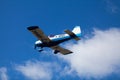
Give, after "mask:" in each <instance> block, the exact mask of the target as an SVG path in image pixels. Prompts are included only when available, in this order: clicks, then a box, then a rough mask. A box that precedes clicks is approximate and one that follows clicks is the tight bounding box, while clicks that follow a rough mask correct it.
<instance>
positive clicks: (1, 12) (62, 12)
mask: <svg viewBox="0 0 120 80" xmlns="http://www.w3.org/2000/svg"><path fill="white" fill-rule="evenodd" d="M31 25H38V26H40V28H41V29H42V30H43V31H44V32H45V34H46V35H49V34H59V33H63V31H64V29H70V30H72V29H73V28H74V27H75V26H78V25H79V26H81V30H82V34H83V35H82V38H85V37H86V36H87V37H91V36H93V33H94V35H97V36H98V37H101V36H99V35H101V33H100V34H99V33H98V32H99V30H101V32H102V31H103V33H105V34H106V35H108V33H109V32H112V31H113V32H114V33H116V34H119V28H120V1H119V0H99V1H97V0H59V1H56V0H29V1H27V0H26V1H25V0H0V26H1V27H0V28H1V31H0V36H1V39H0V44H1V46H0V75H1V76H0V77H1V79H2V77H3V76H4V77H3V80H21V79H23V80H29V79H30V80H34V79H38V80H42V79H48V80H50V79H51V80H56V79H57V80H75V79H76V80H86V79H88V76H86V73H85V74H84V76H82V75H81V73H82V72H79V70H78V69H77V68H76V67H74V68H73V65H72V62H69V61H68V60H72V59H73V58H72V57H71V59H68V58H69V56H67V57H68V58H67V59H66V58H65V60H63V59H64V58H61V57H59V56H61V55H60V54H57V55H54V54H53V53H52V50H50V49H45V50H46V51H45V52H43V53H39V52H37V51H36V50H34V49H33V46H34V42H35V41H36V40H37V38H35V37H34V36H33V35H32V34H31V33H30V32H29V31H28V30H27V29H26V28H27V27H28V26H31ZM111 28H115V30H112V31H111V30H109V29H111ZM94 29H98V30H94ZM106 30H108V33H107V32H104V31H106ZM113 32H112V33H113ZM109 34H110V33H109ZM116 34H115V35H114V36H118V35H116ZM114 36H113V37H114ZM102 38H103V37H102ZM103 39H104V38H103ZM108 39H109V38H106V40H108ZM93 40H94V39H93ZM95 40H96V39H95ZM99 40H100V39H99ZM115 40H116V41H117V39H116V37H115ZM101 41H102V40H101ZM80 42H81V43H84V40H82V41H79V43H80ZM88 42H89V41H88ZM108 42H109V41H108ZM69 43H70V44H72V42H71V41H70V42H69ZM81 43H80V44H81ZM93 44H94V43H93ZM67 45H68V44H67ZM76 45H78V47H80V46H79V44H76ZM71 46H72V45H71ZM91 46H92V45H91ZM101 46H102V45H101ZM110 46H115V45H114V44H111V45H110ZM118 46H119V45H118ZM118 46H117V47H115V49H116V50H118ZM65 47H68V46H65ZM95 47H96V46H95ZM95 50H97V49H95ZM98 50H99V49H98ZM108 50H109V48H108ZM83 52H84V51H83ZM105 52H106V51H105ZM80 53H81V52H80ZM119 53H120V51H119V50H118V52H117V55H119ZM78 54H79V53H78ZM96 54H97V53H96ZM111 54H112V53H111ZM108 57H109V56H108ZM116 57H117V56H116ZM108 60H109V59H108ZM110 60H112V59H110ZM118 60H120V58H117V60H116V61H115V62H113V64H115V65H117V73H116V72H115V71H114V70H113V71H111V72H108V73H106V74H105V73H104V74H102V75H101V74H98V75H97V76H99V77H97V78H98V79H102V80H106V79H109V80H110V79H116V80H119V79H120V76H119V75H120V74H119V72H120V66H119V65H118V63H117V61H118ZM109 62H110V61H109ZM52 63H53V65H52ZM69 63H70V64H69ZM80 64H82V63H80ZM41 65H43V66H42V67H41ZM30 66H33V67H34V66H35V67H34V68H35V70H38V67H40V70H39V71H41V70H42V71H41V72H43V73H44V74H45V75H43V76H42V77H41V75H38V76H37V77H38V78H34V77H36V76H33V75H34V74H33V75H32V74H31V75H32V76H33V77H30V76H29V75H27V73H24V69H26V68H30V69H31V67H30ZM36 66H37V67H36ZM44 66H45V68H43V67H44ZM58 66H59V69H57V67H58ZM66 66H68V67H67V68H66ZM110 67H111V66H110ZM66 69H67V71H69V74H67V73H66V75H62V73H64V71H65V70H66ZM80 69H81V68H80ZM87 69H90V68H87ZM35 70H33V71H35ZM44 70H47V71H48V73H49V75H46V73H45V72H46V71H44ZM70 70H71V71H70ZM83 70H84V69H83ZM67 71H66V72H67ZM28 73H29V72H28ZM83 73H84V72H83ZM93 73H94V72H93ZM35 74H36V72H35ZM41 74H42V73H41ZM87 74H88V75H90V76H89V79H96V77H95V76H96V75H94V76H93V75H92V76H91V74H92V73H91V72H90V73H87ZM71 75H72V76H71ZM39 76H40V77H39ZM101 76H102V77H101ZM45 77H48V78H45ZM5 78H6V79H5Z"/></svg>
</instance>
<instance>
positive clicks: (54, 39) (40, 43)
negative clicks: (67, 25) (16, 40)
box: [27, 26, 81, 55]
mask: <svg viewBox="0 0 120 80" xmlns="http://www.w3.org/2000/svg"><path fill="white" fill-rule="evenodd" d="M27 29H28V30H29V31H31V32H32V33H33V34H34V35H35V36H36V37H37V38H38V40H37V41H36V42H35V49H37V50H38V51H39V52H41V51H43V47H49V48H51V49H53V50H54V53H55V54H57V53H58V52H60V53H61V54H63V55H67V54H70V53H73V52H72V51H70V50H68V49H65V48H62V47H60V46H59V44H60V43H62V42H65V41H68V40H70V39H75V40H77V41H78V40H80V38H79V37H80V36H81V29H80V26H76V27H75V28H74V29H73V30H72V31H70V30H65V31H64V32H65V33H66V34H59V35H50V36H46V35H45V34H44V33H43V31H42V30H41V29H40V28H39V27H38V26H30V27H28V28H27Z"/></svg>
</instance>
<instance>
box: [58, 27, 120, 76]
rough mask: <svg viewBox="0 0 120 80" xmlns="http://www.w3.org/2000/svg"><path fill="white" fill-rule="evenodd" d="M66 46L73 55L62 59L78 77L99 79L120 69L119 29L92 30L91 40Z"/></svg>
mask: <svg viewBox="0 0 120 80" xmlns="http://www.w3.org/2000/svg"><path fill="white" fill-rule="evenodd" d="M66 46H67V48H68V49H70V50H72V51H73V52H74V53H73V54H70V55H66V56H62V58H64V60H65V61H67V62H68V63H69V64H70V68H71V69H72V71H73V70H74V71H76V72H77V75H78V76H80V77H88V78H90V77H94V78H101V77H104V76H107V75H109V74H111V73H114V72H116V71H117V68H118V69H120V30H119V29H114V28H113V29H109V30H106V31H101V30H94V36H93V37H92V38H89V39H87V40H81V41H79V42H78V44H74V43H73V44H72V43H68V44H67V45H66ZM58 56H60V55H58ZM119 71H120V70H119ZM71 74H72V73H71Z"/></svg>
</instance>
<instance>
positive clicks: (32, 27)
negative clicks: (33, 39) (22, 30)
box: [27, 26, 39, 30]
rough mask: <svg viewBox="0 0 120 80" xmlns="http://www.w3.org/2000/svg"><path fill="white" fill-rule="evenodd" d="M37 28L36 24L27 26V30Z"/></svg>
mask: <svg viewBox="0 0 120 80" xmlns="http://www.w3.org/2000/svg"><path fill="white" fill-rule="evenodd" d="M37 28H39V27H38V26H30V27H27V29H28V30H34V29H37Z"/></svg>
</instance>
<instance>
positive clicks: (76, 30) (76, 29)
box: [72, 26, 81, 36]
mask: <svg viewBox="0 0 120 80" xmlns="http://www.w3.org/2000/svg"><path fill="white" fill-rule="evenodd" d="M72 32H73V33H74V34H76V35H77V36H80V35H81V29H80V26H76V27H75V28H74V29H73V30H72Z"/></svg>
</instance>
